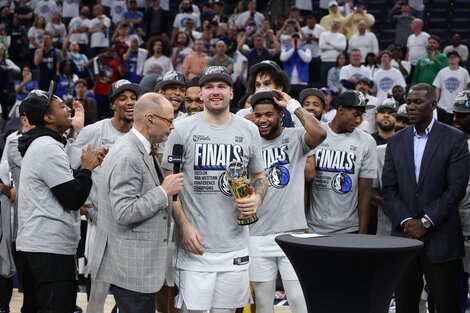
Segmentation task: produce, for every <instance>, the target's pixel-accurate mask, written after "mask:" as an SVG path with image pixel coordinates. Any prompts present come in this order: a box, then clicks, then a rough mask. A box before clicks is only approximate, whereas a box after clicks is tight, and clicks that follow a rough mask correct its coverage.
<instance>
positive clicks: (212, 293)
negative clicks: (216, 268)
mask: <svg viewBox="0 0 470 313" xmlns="http://www.w3.org/2000/svg"><path fill="white" fill-rule="evenodd" d="M175 276H176V286H177V287H178V288H179V293H178V295H177V296H176V301H175V302H176V307H177V308H178V309H181V308H182V306H183V302H184V304H185V305H186V307H187V309H188V310H210V309H211V308H219V309H235V308H242V307H244V306H245V305H247V304H248V303H249V302H250V300H251V293H250V281H249V277H248V270H241V271H231V272H195V271H188V270H182V269H176V275H175Z"/></svg>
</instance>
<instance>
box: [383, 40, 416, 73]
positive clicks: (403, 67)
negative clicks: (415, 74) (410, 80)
mask: <svg viewBox="0 0 470 313" xmlns="http://www.w3.org/2000/svg"><path fill="white" fill-rule="evenodd" d="M387 50H389V51H393V60H392V67H393V68H396V69H397V70H399V71H400V73H401V74H402V75H403V77H404V78H405V79H406V78H407V77H408V75H409V74H410V73H411V64H410V62H408V61H406V60H404V58H403V49H402V48H401V47H399V46H395V48H394V49H388V48H387Z"/></svg>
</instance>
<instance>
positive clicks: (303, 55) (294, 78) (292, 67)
mask: <svg viewBox="0 0 470 313" xmlns="http://www.w3.org/2000/svg"><path fill="white" fill-rule="evenodd" d="M280 59H281V61H282V62H283V68H284V71H285V72H286V74H287V75H288V76H289V77H290V79H291V85H292V86H293V88H292V89H291V93H290V94H291V95H292V97H293V98H295V99H297V98H298V95H299V94H300V91H301V89H303V88H305V86H306V85H307V84H308V64H309V63H310V61H311V60H312V53H311V52H310V49H308V48H306V47H305V46H304V45H303V44H302V42H301V38H300V34H299V33H293V34H292V38H291V44H290V47H289V48H288V49H286V48H283V49H282V52H281V56H280ZM298 85H302V86H304V87H300V86H298ZM294 86H295V87H294Z"/></svg>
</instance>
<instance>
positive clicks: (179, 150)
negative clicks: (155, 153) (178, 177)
mask: <svg viewBox="0 0 470 313" xmlns="http://www.w3.org/2000/svg"><path fill="white" fill-rule="evenodd" d="M168 162H169V163H172V164H173V174H178V173H179V172H181V164H183V163H184V161H183V145H180V144H175V145H173V152H172V155H169V156H168ZM177 199H178V195H177V194H176V195H173V201H176V200H177Z"/></svg>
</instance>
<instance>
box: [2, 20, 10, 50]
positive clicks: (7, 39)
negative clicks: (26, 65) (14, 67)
mask: <svg viewBox="0 0 470 313" xmlns="http://www.w3.org/2000/svg"><path fill="white" fill-rule="evenodd" d="M0 43H1V44H2V45H4V46H5V48H6V49H7V50H6V53H7V57H8V49H9V48H10V43H11V37H10V36H9V35H8V34H7V25H5V24H2V23H0Z"/></svg>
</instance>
